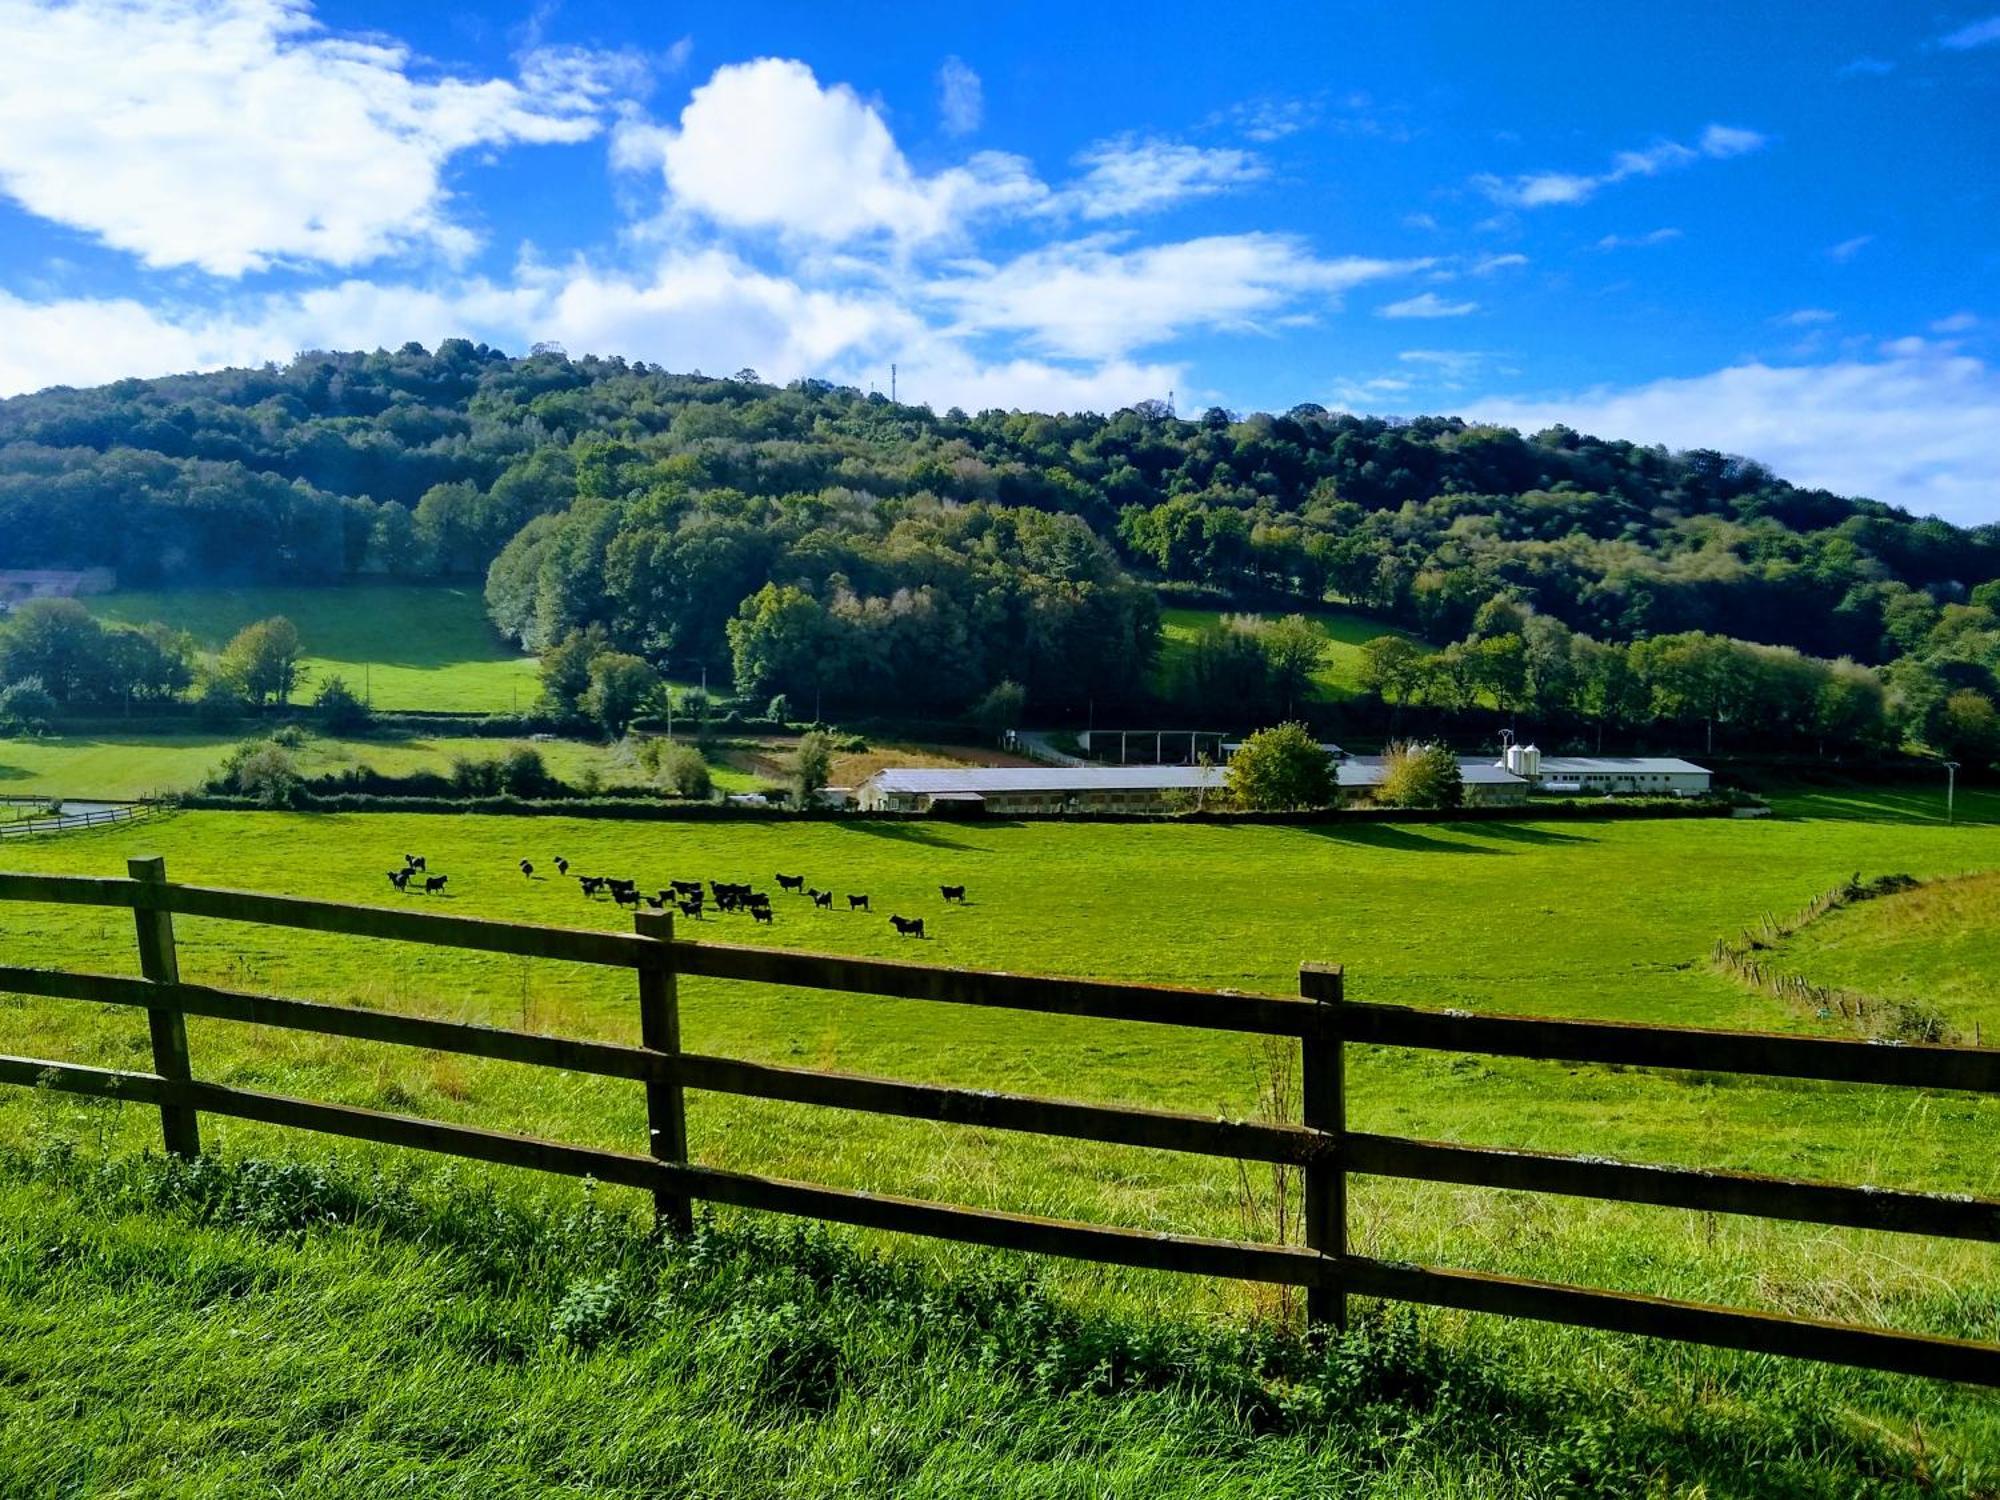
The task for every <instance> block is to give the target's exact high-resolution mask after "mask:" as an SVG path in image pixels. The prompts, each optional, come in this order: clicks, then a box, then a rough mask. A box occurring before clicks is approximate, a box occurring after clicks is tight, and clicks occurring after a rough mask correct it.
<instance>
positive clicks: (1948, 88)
mask: <svg viewBox="0 0 2000 1500" xmlns="http://www.w3.org/2000/svg"><path fill="white" fill-rule="evenodd" d="M1994 3H1995V0H1972V3H1971V4H1969V5H1954V4H1949V3H1946V4H1940V5H1928V4H1909V3H1902V4H1886V3H1885V4H1861V3H1855V4H1846V5H1840V6H1834V7H1825V6H1819V5H1806V4H1802V3H1801V4H1790V5H1787V4H1779V3H1771V4H1766V5H1763V6H1759V7H1755V8H1754V11H1755V13H1754V14H1752V13H1750V12H1752V10H1753V8H1752V7H1720V6H1716V7H1700V8H1695V7H1687V6H1650V7H1639V6H1605V5H1602V4H1589V5H1586V4H1557V3H1549V4H1526V5H1519V6H1493V5H1487V4H1472V3H1464V4H1422V3H1413V0H1405V3H1400V4H1374V3H1357V4H1346V5H1329V4H1318V5H1304V4H1299V5H1282V4H1266V5H1247V6H1243V7H1239V8H1234V9H1232V8H1227V7H1216V6H1214V5H1201V6H1195V5H1171V4H1155V5H1153V6H1150V7H1146V8H1143V9H1134V8H1132V7H1109V6H1094V5H1079V4H1075V3H1070V4H1065V5H1011V6H1006V7H983V8H976V7H967V6H963V5H954V6H951V7H925V6H917V5H895V6H887V5H880V6H869V7H859V6H856V7H842V6H824V5H817V6H808V5H804V4H752V3H743V4H737V5H733V6H725V7H701V8H695V7H683V6H676V5H670V4H659V5H648V6H631V5H627V4H612V3H585V0H566V3H562V4H542V5H534V6H530V5H493V6H483V7H480V6H452V5H435V6H410V5H407V4H404V5H396V6H391V5H387V4H379V3H366V4H363V3H346V4H343V3H331V0H329V3H324V4H319V5H311V4H306V3H303V0H299V3H287V0H70V3H47V0H0V36H5V37H7V38H8V45H7V46H6V48H5V49H0V392H12V391H20V390H30V389H35V388H38V387H40V386H43V385H47V384H51V383H56V382H67V383H75V384H81V383H90V382H96V381H102V380H108V379H112V378H116V377H118V376H120V375H125V374H156V373H162V372H165V371H169V370H179V369H191V368H202V367H210V366H214V365H218V364H223V363H243V362H256V361H262V360H266V359H278V360H283V359H285V358H288V357H289V356H290V354H291V353H292V352H294V351H295V350H297V349H301V348H309V347H356V346H362V347H373V346H375V345H378V344H379V345H391V346H393V345H396V344H400V343H402V342H404V341H405V340H407V339H418V340H421V341H423V342H425V343H427V344H429V343H435V341H436V340H438V339H440V338H442V337H446V336H449V335H452V334H461V333H462V334H466V335H469V336H472V337H475V338H483V339H486V340H487V341H489V342H492V343H495V344H497V345H499V346H501V347H504V348H508V349H513V350H525V349H526V348H527V347H528V345H529V344H531V343H533V342H535V341H538V340H544V339H548V340H554V341H558V342H560V343H562V344H563V345H565V346H566V347H567V348H568V349H569V350H570V351H571V352H572V353H583V352H586V351H588V352H595V353H603V354H624V355H627V356H630V357H633V358H643V359H646V360H649V361H657V362H660V363H663V364H665V365H667V366H669V367H671V368H676V369H686V368H700V369H704V370H708V371H711V372H726V371H731V370H734V369H737V368H739V367H741V366H745V365H748V366H751V367H753V368H755V369H757V370H758V371H760V372H761V373H762V374H763V375H764V376H765V377H766V378H772V379H780V380H783V379H790V378H793V377H796V376H800V375H818V376H825V377H828V378H832V379H836V380H841V381H845V382H851V383H855V384H859V385H863V386H867V385H871V384H873V385H879V386H882V387H884V388H886V387H887V384H888V380H889V366H890V364H891V363H892V362H893V363H895V364H897V365H898V366H899V375H898V387H899V393H900V394H901V395H902V396H903V397H904V398H905V399H914V400H923V401H929V402H931V403H932V404H933V405H935V406H937V407H940V408H942V407H945V406H948V405H953V404H957V405H963V406H966V407H968V408H978V407H983V406H989V405H999V406H1016V405H1018V406H1033V407H1052V408H1084V407H1087V408H1092V409H1100V410H1104V409H1110V408H1114V407H1117V406H1120V405H1124V404H1127V403H1129V402H1131V401H1134V400H1138V399H1142V398H1145V397H1149V396H1157V397H1164V396H1165V395H1167V393H1168V392H1169V391H1172V392H1173V393H1174V395H1175V399H1176V402H1177V404H1178V406H1179V407H1180V408H1181V409H1182V410H1184V411H1185V410H1189V409H1191V408H1198V407H1200V406H1204V405H1207V404H1211V403H1217V402H1219V403H1221V404H1224V405H1227V406H1230V407H1233V408H1239V409H1254V408H1265V409H1282V408H1284V407H1287V406H1290V405H1292V404H1293V403H1295V402H1299V401H1308V400H1310V401H1319V402H1321V403H1323V404H1326V405H1328V406H1339V407H1346V408H1350V409H1355V410H1362V411H1371V412H1385V413H1400V414H1410V413H1417V412H1457V413H1463V414H1465V415H1468V416H1474V417H1485V418H1491V419H1496V420H1504V421H1509V422H1514V423H1517V424H1522V425H1526V426H1529V427H1534V426H1539V425H1541V424H1543V423H1545V422H1547V421H1551V420H1558V419H1560V420H1567V421H1570V422H1572V423H1574V424H1575V425H1578V426H1582V427H1586V428H1589V429H1591V430H1595V431H1598V432H1601V433H1604V434H1605V435H1610V436H1622V437H1630V438H1635V439H1640V440H1644V441H1659V442H1665V443H1669V444H1671V445H1675V446H1693V445H1706V446H1714V447H1721V448H1726V449H1730V450H1732V451H1738V452H1744V453H1749V454H1752V455H1754V456H1756V457H1759V458H1762V459H1764V460H1765V461H1767V462H1770V463H1771V464H1773V465H1774V466H1775V467H1777V468H1778V469H1779V471H1780V472H1782V473H1785V474H1786V475H1788V476H1789V477H1791V478H1794V479H1796V480H1798V481H1800V482H1805V483H1816V484H1824V485H1827V486H1829V487H1833V488H1837V489H1841V490H1845V491H1848V492H1851V493H1862V494H1869V495H1874V496H1876V497H1877V498H1881V499H1885V500H1890V501H1894V502H1897V503H1901V504H1905V505H1908V506H1910V507H1912V508H1914V509H1917V510H1921V511H1934V512H1938V513H1941V514H1945V515H1948V516H1951V517H1952V518H1953V519H1957V520H1962V521H1990V520H2000V479H1996V476H2000V370H1996V365H1995V361H1996V359H2000V301H1996V299H1995V297H1994V296H1993V293H1992V290H1991V289H1992V287H1993V285H1994V283H1995V279H1996V272H2000V200H1996V187H1995V182H1996V177H2000V172H1996V168H2000V14H1996V13H1995V12H1994V10H1993V9H1992V8H1991V7H1992V6H1993V5H1994Z"/></svg>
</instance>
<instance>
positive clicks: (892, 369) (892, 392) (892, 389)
mask: <svg viewBox="0 0 2000 1500" xmlns="http://www.w3.org/2000/svg"><path fill="white" fill-rule="evenodd" d="M895 401H896V366H895V363H894V361H891V362H890V365H889V403H890V405H892V406H893V405H894V404H895Z"/></svg>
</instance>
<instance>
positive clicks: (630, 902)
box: [611, 885, 640, 907]
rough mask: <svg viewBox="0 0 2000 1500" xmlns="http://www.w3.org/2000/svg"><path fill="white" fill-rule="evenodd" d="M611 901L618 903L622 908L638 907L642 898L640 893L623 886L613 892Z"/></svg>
mask: <svg viewBox="0 0 2000 1500" xmlns="http://www.w3.org/2000/svg"><path fill="white" fill-rule="evenodd" d="M611 899H612V900H613V901H616V902H617V903H618V904H619V905H620V906H631V907H636V906H638V904H639V899H640V898H639V893H638V892H637V891H635V890H633V889H632V888H631V887H630V886H623V885H621V886H618V887H617V888H616V889H614V890H613V891H612V892H611Z"/></svg>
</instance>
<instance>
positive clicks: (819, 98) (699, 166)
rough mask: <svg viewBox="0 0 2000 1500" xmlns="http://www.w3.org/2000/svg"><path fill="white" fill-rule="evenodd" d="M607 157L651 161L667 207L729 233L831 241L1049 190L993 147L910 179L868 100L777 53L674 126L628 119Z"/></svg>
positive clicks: (725, 81) (965, 215) (723, 83)
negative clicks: (663, 186) (669, 199)
mask: <svg viewBox="0 0 2000 1500" xmlns="http://www.w3.org/2000/svg"><path fill="white" fill-rule="evenodd" d="M613 160H614V161H615V162H616V163H617V164H618V165H620V166H622V167H626V168H639V167H647V166H657V167H658V168H660V170H661V171H662V172H663V173H664V176H665V180H666V185H667V190H668V192H669V194H670V195H671V197H672V200H673V203H674V204H675V205H676V206H678V207H681V208H683V209H686V210H689V211H692V212H695V213H699V214H701V215H702V216H704V217H705V218H707V219H709V220H711V221H712V222H714V223H716V224H719V225H722V226H724V227H726V228H731V229H748V230H773V231H776V232H777V233H779V234H781V235H786V236H791V237H797V238H801V239H806V240H820V241H826V242H830V243H840V242H844V241H849V240H855V239H862V238H879V237H886V238H888V239H890V240H894V241H898V242H904V243H915V242H919V241H924V240H935V239H939V238H942V237H946V236H950V235H954V234H956V233H958V232H960V231H961V230H962V229H963V228H964V226H965V224H966V222H967V221H968V220H969V219H971V218H972V217H974V216H975V215H978V214H980V213H986V212H991V211H994V210H996V209H1000V208H1020V207H1025V206H1030V205H1033V204H1036V203H1039V202H1041V201H1042V200H1044V199H1046V198H1047V196H1048V189H1047V188H1046V187H1045V186H1044V185H1043V184H1042V183H1041V182H1040V181H1039V180H1038V179H1037V178H1036V177H1035V175H1034V173H1033V172H1032V171H1031V170H1030V169H1029V167H1028V164H1027V163H1026V162H1025V161H1023V160H1022V159H1021V158H1020V157H1017V156H1010V155H1007V154H1005V153H1003V152H997V151H985V152H980V153H978V154H976V155H974V156H973V157H971V158H970V159H969V160H968V161H967V162H966V163H965V165H963V166H960V167H953V168H950V169H948V170H946V171H943V172H939V173H937V174H936V175H935V176H931V177H924V176H921V175H919V174H918V173H916V172H914V171H912V170H911V168H910V164H909V162H908V161H907V160H906V159H905V158H904V156H903V153H902V151H901V150H900V149H899V148H898V147H897V145H896V142H895V138H894V137H893V136H891V135H890V133H889V127H888V126H887V125H886V124H884V123H883V121H882V116H881V115H880V113H879V112H877V110H876V109H875V107H874V106H873V105H871V104H869V103H867V102H866V101H865V100H863V99H862V98H861V97H860V95H858V94H856V93H855V92H854V90H852V89H851V88H849V87H847V85H845V84H835V85H833V86H832V87H831V88H822V87H821V86H820V83H819V80H818V79H817V78H815V77H814V76H813V72H812V69H810V68H808V67H807V66H806V65H805V64H804V63H801V62H794V61H791V60H788V59H784V58H775V57H766V58H759V59H758V60H756V61H755V62H748V63H738V64H733V65H731V66H729V67H724V68H718V69H717V70H716V72H715V74H714V76H713V77H711V78H710V79H709V80H708V82H707V83H705V84H703V85H702V86H701V87H700V88H697V89H696V90H695V91H694V95H693V97H692V98H691V99H690V100H689V101H688V104H687V107H686V108H685V109H683V110H682V111H681V117H680V124H679V128H678V129H674V128H671V127H665V126H656V125H652V124H649V123H646V122H644V121H641V120H636V119H634V120H628V121H626V122H625V123H624V124H623V125H621V126H620V128H619V132H618V135H617V138H616V140H615V142H614V149H613Z"/></svg>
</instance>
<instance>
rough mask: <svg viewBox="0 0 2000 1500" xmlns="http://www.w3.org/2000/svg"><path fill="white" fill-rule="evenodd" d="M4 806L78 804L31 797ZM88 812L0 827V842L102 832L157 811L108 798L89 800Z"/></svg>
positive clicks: (65, 799)
mask: <svg viewBox="0 0 2000 1500" xmlns="http://www.w3.org/2000/svg"><path fill="white" fill-rule="evenodd" d="M4 800H6V801H8V802H22V801H34V802H53V803H55V804H57V805H58V806H63V805H66V804H68V803H71V802H82V801H84V800H85V799H83V798H79V797H34V798H16V797H8V798H6V799H4ZM90 800H91V807H90V810H89V811H88V812H79V813H57V814H56V815H55V816H53V817H47V818H23V819H21V820H20V821H18V822H13V823H0V839H11V838H26V837H27V836H28V835H30V834H38V833H70V832H72V831H74V830H76V829H80V828H104V827H108V826H109V825H111V824H113V823H136V822H138V821H139V820H140V819H142V818H149V817H151V816H152V815H153V813H154V812H155V811H156V810H157V809H156V807H155V805H154V804H153V803H151V802H144V801H139V802H132V801H122V800H117V799H112V798H105V799H102V801H101V802H100V801H99V800H98V799H90Z"/></svg>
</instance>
